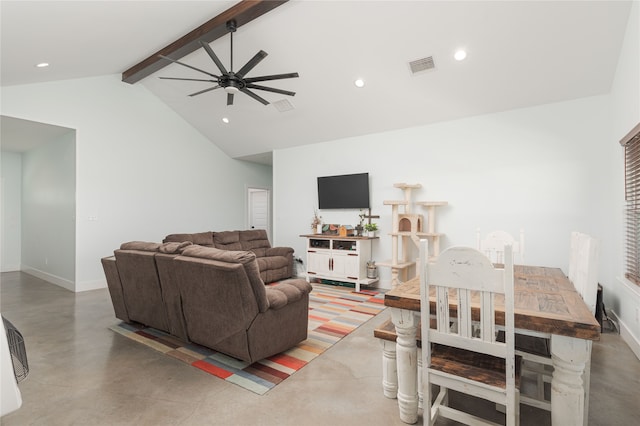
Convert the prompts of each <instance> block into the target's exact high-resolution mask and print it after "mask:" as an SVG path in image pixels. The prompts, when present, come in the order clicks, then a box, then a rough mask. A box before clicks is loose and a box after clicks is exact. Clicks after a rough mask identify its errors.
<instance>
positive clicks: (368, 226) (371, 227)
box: [364, 223, 378, 237]
mask: <svg viewBox="0 0 640 426" xmlns="http://www.w3.org/2000/svg"><path fill="white" fill-rule="evenodd" d="M364 230H365V231H367V234H368V235H369V237H375V236H376V232H377V231H378V225H377V224H376V223H365V224H364Z"/></svg>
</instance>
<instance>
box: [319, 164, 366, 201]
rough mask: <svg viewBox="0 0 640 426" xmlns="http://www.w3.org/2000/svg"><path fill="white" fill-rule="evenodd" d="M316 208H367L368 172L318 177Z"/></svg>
mask: <svg viewBox="0 0 640 426" xmlns="http://www.w3.org/2000/svg"><path fill="white" fill-rule="evenodd" d="M318 208H320V209H368V208H369V173H357V174H352V175H340V176H323V177H319V178H318Z"/></svg>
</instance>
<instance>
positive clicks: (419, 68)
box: [409, 56, 436, 75]
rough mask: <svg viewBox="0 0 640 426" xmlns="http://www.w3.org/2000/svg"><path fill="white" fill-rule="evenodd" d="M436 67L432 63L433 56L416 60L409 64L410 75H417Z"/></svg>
mask: <svg viewBox="0 0 640 426" xmlns="http://www.w3.org/2000/svg"><path fill="white" fill-rule="evenodd" d="M435 67H436V65H435V63H434V62H433V56H427V57H426V58H422V59H416V60H415V61H411V62H409V68H410V69H411V74H414V75H415V74H419V73H422V72H424V71H429V70H432V69H434V68H435Z"/></svg>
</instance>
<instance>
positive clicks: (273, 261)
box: [257, 256, 289, 271]
mask: <svg viewBox="0 0 640 426" xmlns="http://www.w3.org/2000/svg"><path fill="white" fill-rule="evenodd" d="M257 259H258V268H260V270H261V271H269V270H272V269H280V268H286V267H287V266H288V265H289V259H287V258H286V257H284V256H271V257H258V258H257Z"/></svg>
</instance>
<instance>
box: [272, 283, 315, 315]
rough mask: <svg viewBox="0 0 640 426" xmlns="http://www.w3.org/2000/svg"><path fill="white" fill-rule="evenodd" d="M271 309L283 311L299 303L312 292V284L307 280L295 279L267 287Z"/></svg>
mask: <svg viewBox="0 0 640 426" xmlns="http://www.w3.org/2000/svg"><path fill="white" fill-rule="evenodd" d="M265 290H266V293H267V300H268V302H269V309H281V308H283V307H285V306H287V305H288V304H289V303H294V302H297V301H298V300H300V299H302V298H303V297H304V296H305V295H306V294H309V293H310V292H311V284H309V283H308V282H307V281H306V280H302V279H293V280H286V281H282V282H281V283H279V284H276V285H274V286H270V287H266V289H265Z"/></svg>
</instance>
